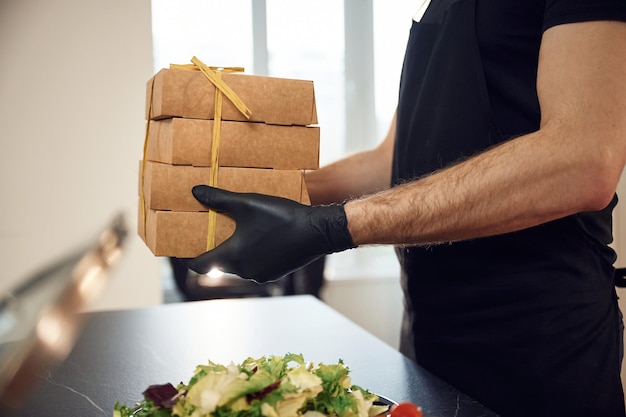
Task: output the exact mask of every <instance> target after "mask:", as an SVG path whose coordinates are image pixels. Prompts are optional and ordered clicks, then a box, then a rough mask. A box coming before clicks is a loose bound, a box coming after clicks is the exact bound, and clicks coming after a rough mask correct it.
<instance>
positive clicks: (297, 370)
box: [113, 353, 389, 417]
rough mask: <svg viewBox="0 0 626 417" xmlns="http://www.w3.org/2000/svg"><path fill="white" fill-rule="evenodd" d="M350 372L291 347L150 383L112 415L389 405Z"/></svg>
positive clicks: (261, 413) (243, 413)
mask: <svg viewBox="0 0 626 417" xmlns="http://www.w3.org/2000/svg"><path fill="white" fill-rule="evenodd" d="M348 374H349V369H348V367H347V366H345V365H344V363H343V361H342V360H339V362H338V363H337V364H332V365H325V364H322V363H320V364H312V363H306V362H305V361H304V358H303V356H302V355H299V354H291V353H289V354H287V355H285V356H282V357H281V356H267V357H265V356H263V357H260V358H256V359H254V358H248V359H246V360H245V361H243V362H242V363H241V364H234V363H231V364H230V365H220V364H216V363H213V362H209V363H208V365H200V366H198V367H197V368H196V371H195V373H194V375H193V377H192V378H191V379H190V380H189V382H188V383H187V384H183V383H180V384H179V385H178V386H177V387H174V386H173V385H171V384H163V385H151V386H150V387H148V388H147V389H146V390H145V391H144V392H143V396H144V398H143V399H142V400H141V401H140V402H139V403H137V404H136V405H135V406H133V407H129V406H127V405H124V404H120V403H116V404H115V408H114V410H113V417H171V416H178V417H300V416H303V417H324V416H330V417H371V416H375V415H378V414H381V413H384V412H386V411H387V410H388V408H389V407H388V406H386V405H378V404H376V402H377V401H378V396H377V395H376V394H373V393H371V392H369V391H368V390H366V389H363V388H361V387H358V386H356V385H352V381H351V379H350V376H349V375H348Z"/></svg>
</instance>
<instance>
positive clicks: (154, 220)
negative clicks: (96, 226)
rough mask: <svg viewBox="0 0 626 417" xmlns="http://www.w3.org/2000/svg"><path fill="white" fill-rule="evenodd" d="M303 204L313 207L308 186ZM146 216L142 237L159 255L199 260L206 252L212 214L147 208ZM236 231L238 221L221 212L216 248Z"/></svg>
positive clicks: (217, 225)
mask: <svg viewBox="0 0 626 417" xmlns="http://www.w3.org/2000/svg"><path fill="white" fill-rule="evenodd" d="M299 201H300V202H301V203H303V204H310V201H309V196H308V193H307V191H306V188H305V187H304V184H303V188H302V195H301V198H300V200H299ZM145 216H146V217H145V219H144V218H143V216H142V215H141V213H139V219H138V224H139V235H140V236H141V238H142V239H143V241H144V242H145V243H146V246H148V248H149V249H150V251H152V253H153V254H154V255H155V256H172V257H176V258H195V257H196V256H198V255H200V254H202V253H204V252H206V250H207V236H208V233H209V225H208V224H209V213H208V212H206V211H205V212H192V211H164V210H154V209H147V210H146V213H145ZM144 221H145V228H144ZM234 231H235V222H234V221H233V220H232V219H231V218H230V217H228V216H227V215H225V214H221V213H218V214H217V221H216V228H215V245H219V244H220V243H222V242H223V241H224V240H226V239H227V238H229V237H230V236H231V235H232V234H233V232H234Z"/></svg>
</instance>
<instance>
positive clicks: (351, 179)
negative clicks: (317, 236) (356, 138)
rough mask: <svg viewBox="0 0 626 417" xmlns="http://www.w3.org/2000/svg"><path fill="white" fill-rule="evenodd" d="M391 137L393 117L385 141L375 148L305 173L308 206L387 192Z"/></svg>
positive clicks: (392, 133)
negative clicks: (308, 198) (309, 204)
mask: <svg viewBox="0 0 626 417" xmlns="http://www.w3.org/2000/svg"><path fill="white" fill-rule="evenodd" d="M395 136H396V117H395V114H394V117H393V119H392V121H391V123H390V126H389V130H388V132H387V135H386V137H385V139H384V140H383V142H382V143H381V144H380V145H378V146H377V147H376V148H374V149H372V150H368V151H364V152H360V153H357V154H354V155H351V156H349V157H347V158H344V159H342V160H340V161H338V162H335V163H332V164H330V165H328V166H325V167H323V168H322V169H319V170H317V171H309V172H307V173H306V185H307V188H308V191H309V196H310V197H311V204H313V205H319V204H330V203H341V202H344V201H347V200H350V199H354V198H358V197H361V196H363V195H366V194H371V193H374V192H377V191H380V190H384V189H386V188H389V184H390V182H391V162H392V157H393V146H394V141H395Z"/></svg>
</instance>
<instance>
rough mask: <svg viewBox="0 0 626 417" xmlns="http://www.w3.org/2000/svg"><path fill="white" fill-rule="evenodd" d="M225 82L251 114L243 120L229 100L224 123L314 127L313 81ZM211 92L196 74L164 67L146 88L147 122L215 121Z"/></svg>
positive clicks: (240, 77) (252, 78) (236, 77)
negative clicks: (182, 118)
mask: <svg viewBox="0 0 626 417" xmlns="http://www.w3.org/2000/svg"><path fill="white" fill-rule="evenodd" d="M222 79H223V80H224V82H225V83H226V84H227V85H228V86H229V87H230V88H231V89H232V90H233V91H235V93H236V94H237V95H238V96H239V98H240V99H241V100H242V101H243V102H244V103H245V104H246V106H247V107H248V108H249V109H250V111H251V112H252V116H251V117H250V119H246V118H245V117H244V116H243V115H242V114H241V113H240V112H239V110H237V108H236V107H235V106H234V105H233V104H232V103H231V102H230V100H228V99H224V100H223V103H222V120H240V121H249V122H263V123H268V124H278V125H301V126H306V125H312V124H313V125H314V124H317V111H316V108H315V94H314V91H313V81H306V80H293V79H286V78H274V77H262V76H257V75H246V74H237V73H223V74H222ZM214 95H215V87H214V86H213V84H211V83H210V82H209V81H208V80H207V79H206V77H205V76H204V75H203V74H202V73H201V72H200V71H192V70H181V69H170V68H164V69H162V70H160V71H159V72H158V73H156V74H155V75H154V77H152V78H151V79H150V80H149V81H148V83H147V100H146V101H147V106H146V117H147V118H148V119H152V120H157V119H167V118H170V117H184V118H190V119H213V118H214V113H215V102H214Z"/></svg>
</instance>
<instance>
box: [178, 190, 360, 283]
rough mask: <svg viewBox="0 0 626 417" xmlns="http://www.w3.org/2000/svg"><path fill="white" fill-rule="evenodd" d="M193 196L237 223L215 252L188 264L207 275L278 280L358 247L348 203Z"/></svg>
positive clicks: (208, 192)
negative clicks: (214, 272)
mask: <svg viewBox="0 0 626 417" xmlns="http://www.w3.org/2000/svg"><path fill="white" fill-rule="evenodd" d="M193 195H194V197H195V198H196V199H197V200H198V201H199V202H201V203H202V204H204V205H205V206H207V207H209V208H211V209H214V210H217V211H220V212H223V213H225V214H227V215H228V216H230V217H232V218H233V219H234V220H235V223H236V229H235V233H234V234H233V235H232V236H231V237H230V238H228V239H227V240H226V241H225V242H223V243H222V244H221V245H219V246H218V247H216V248H215V249H213V250H211V251H208V252H205V253H203V254H202V255H200V256H198V257H196V258H194V259H187V260H184V261H183V262H184V263H185V264H186V265H187V267H188V268H190V269H192V270H193V271H195V272H197V273H200V274H204V273H207V272H208V271H210V270H211V269H212V268H218V269H220V270H223V271H224V272H229V273H233V274H236V275H239V276H240V277H242V278H247V279H252V280H254V281H257V282H267V281H272V280H276V279H279V278H281V277H283V276H284V275H286V274H288V273H290V272H293V271H295V270H297V269H299V268H301V267H303V266H305V265H307V264H309V263H311V262H313V261H314V260H315V259H317V258H319V257H320V256H323V255H326V254H329V253H333V252H339V251H342V250H345V249H351V248H354V247H355V245H354V243H353V242H352V237H351V236H350V233H349V232H348V227H347V219H346V215H345V212H344V209H343V205H329V206H306V205H303V204H300V203H297V202H295V201H292V200H288V199H284V198H279V197H272V196H268V195H262V194H251V193H248V194H244V193H234V192H230V191H225V190H221V189H218V188H213V187H209V186H206V185H197V186H195V187H194V188H193Z"/></svg>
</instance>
